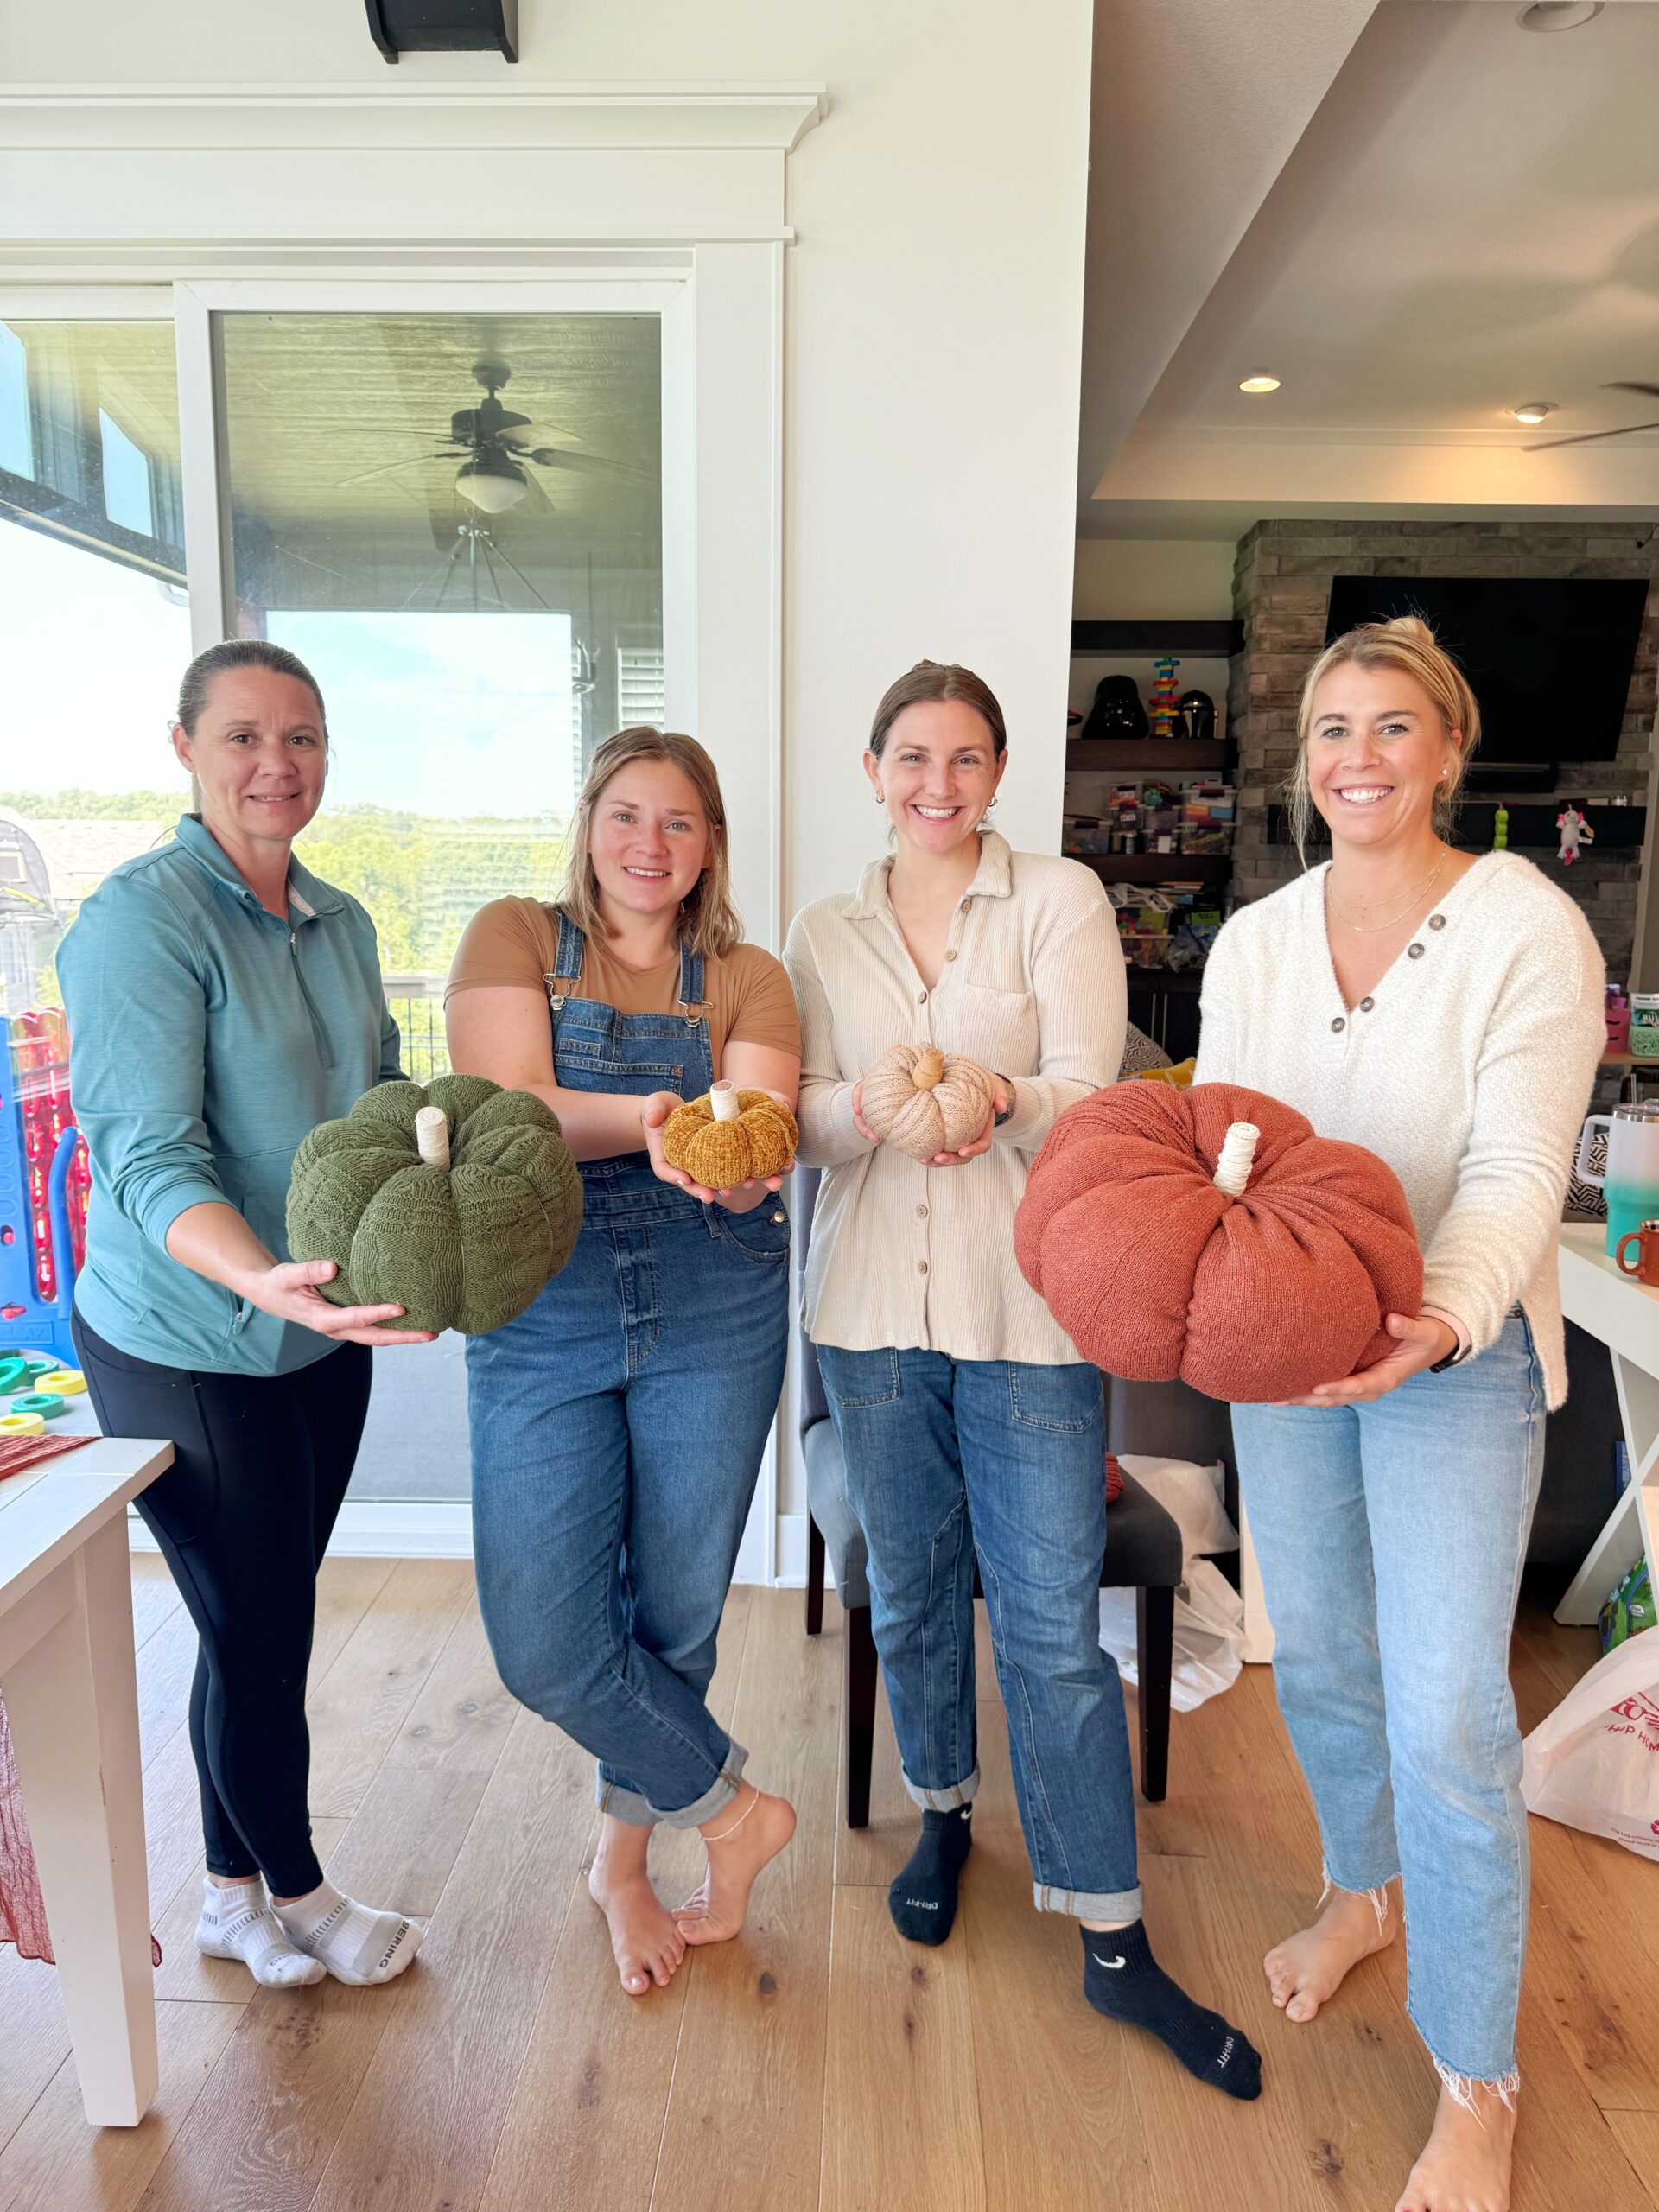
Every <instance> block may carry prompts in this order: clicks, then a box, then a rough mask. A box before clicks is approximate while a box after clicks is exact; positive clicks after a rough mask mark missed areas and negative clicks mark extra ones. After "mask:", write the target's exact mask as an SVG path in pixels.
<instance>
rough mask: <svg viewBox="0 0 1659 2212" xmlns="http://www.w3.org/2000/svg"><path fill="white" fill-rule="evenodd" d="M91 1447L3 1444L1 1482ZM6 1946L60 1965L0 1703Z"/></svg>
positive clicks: (156, 1958) (1, 1905)
mask: <svg viewBox="0 0 1659 2212" xmlns="http://www.w3.org/2000/svg"><path fill="white" fill-rule="evenodd" d="M90 1441H91V1439H90V1438H88V1437H85V1436H19V1437H12V1438H8V1439H6V1440H3V1441H0V1479H3V1478H4V1477H6V1476H7V1475H16V1474H21V1473H22V1471H23V1469H24V1468H25V1467H29V1466H33V1465H35V1464H36V1463H37V1462H38V1461H40V1460H41V1459H55V1458H56V1457H57V1456H58V1454H59V1453H60V1452H73V1451H75V1450H77V1449H78V1448H79V1446H81V1445H83V1444H86V1443H89V1442H90ZM0 1943H15V1944H16V1946H17V1948H18V1950H19V1951H20V1952H21V1953H22V1956H23V1957H24V1958H26V1959H44V1960H45V1961H46V1962H47V1964H48V1966H52V1965H54V1964H55V1963H56V1961H55V1960H54V1956H53V1951H52V1936H51V1932H50V1930H49V1929H48V1927H47V1924H46V1904H45V1900H44V1899H43V1898H42V1897H41V1877H40V1872H39V1870H38V1869H37V1867H36V1866H35V1847H34V1845H33V1844H32V1843H30V1841H29V1819H28V1816H27V1815H26V1814H25V1813H24V1811H23V1791H22V1783H20V1782H19V1781H18V1779H17V1762H16V1758H14V1757H13V1755H12V1749H11V1729H10V1726H9V1724H8V1722H7V1719H6V1706H5V1700H4V1699H3V1698H0ZM149 1959H150V1964H151V1965H152V1966H157V1967H158V1966H160V1964H161V1963H162V1947H161V1945H160V1944H159V1943H158V1942H156V1938H155V1937H154V1936H151V1937H150V1939H149Z"/></svg>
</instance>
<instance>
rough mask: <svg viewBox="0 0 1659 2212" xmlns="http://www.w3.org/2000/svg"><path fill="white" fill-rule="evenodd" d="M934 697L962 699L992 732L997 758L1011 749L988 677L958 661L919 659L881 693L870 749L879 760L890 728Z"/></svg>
mask: <svg viewBox="0 0 1659 2212" xmlns="http://www.w3.org/2000/svg"><path fill="white" fill-rule="evenodd" d="M931 699H960V700H961V702H962V703H963V706H964V707H971V708H972V709H973V710H974V712H975V713H976V715H978V716H979V718H980V720H981V721H982V722H983V723H984V725H985V727H986V728H987V729H988V730H989V732H990V733H991V744H992V747H993V749H994V752H995V757H996V759H998V760H1001V757H1002V755H1003V753H1006V752H1007V746H1008V733H1007V729H1006V728H1005V727H1004V725H1003V721H1002V709H1001V707H1000V706H999V705H998V704H997V699H996V694H995V691H993V690H992V689H991V687H990V685H989V684H988V683H986V681H985V679H984V677H982V676H976V675H975V674H974V671H973V670H972V669H971V668H963V667H960V666H958V664H957V663H956V662H955V661H943V662H941V661H937V660H918V662H917V664H916V665H915V667H914V668H912V669H907V670H906V671H905V673H904V675H902V676H901V677H899V680H898V682H897V683H889V684H888V686H887V690H885V691H884V692H883V693H882V694H881V703H880V706H879V707H878V708H877V709H876V710H875V720H874V721H873V722H872V723H871V724H870V743H869V749H870V751H871V752H872V753H874V755H875V757H876V759H877V760H880V758H881V748H882V747H883V746H884V745H886V743H887V733H888V731H889V730H890V729H891V728H893V724H894V722H896V721H898V719H899V715H902V714H903V713H904V711H905V709H906V707H918V706H921V705H924V704H925V702H927V701H929V700H931Z"/></svg>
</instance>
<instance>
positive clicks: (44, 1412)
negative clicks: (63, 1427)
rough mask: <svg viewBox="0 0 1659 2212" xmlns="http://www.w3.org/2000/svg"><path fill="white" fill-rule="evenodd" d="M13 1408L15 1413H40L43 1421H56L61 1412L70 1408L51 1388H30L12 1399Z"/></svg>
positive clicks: (65, 1411) (63, 1412)
mask: <svg viewBox="0 0 1659 2212" xmlns="http://www.w3.org/2000/svg"><path fill="white" fill-rule="evenodd" d="M11 1410H12V1411H13V1413H15V1414H39V1415H40V1417H41V1420H42V1421H55V1420H56V1419H57V1417H58V1415H59V1414H65V1413H67V1412H68V1410H69V1408H68V1407H67V1406H66V1405H65V1403H64V1402H63V1400H62V1399H61V1398H58V1397H54V1395H53V1394H52V1392H51V1391H50V1390H30V1391H29V1392H28V1393H26V1395H24V1396H22V1397H21V1398H14V1399H13V1400H12V1402H11Z"/></svg>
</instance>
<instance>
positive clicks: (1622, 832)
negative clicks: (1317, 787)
mask: <svg viewBox="0 0 1659 2212" xmlns="http://www.w3.org/2000/svg"><path fill="white" fill-rule="evenodd" d="M1566 804H1567V799H1566V798H1565V797H1563V798H1559V799H1551V800H1549V801H1548V802H1547V803H1546V804H1542V805H1539V804H1535V803H1531V802H1529V801H1527V800H1524V799H1522V800H1521V801H1519V802H1518V803H1517V804H1516V805H1514V806H1512V807H1510V843H1509V849H1510V851H1511V852H1535V853H1536V852H1554V850H1555V849H1556V848H1557V847H1558V845H1559V844H1560V832H1559V831H1558V830H1557V829H1556V827H1555V817H1556V816H1557V815H1558V814H1559V813H1560V811H1561V810H1562V808H1563V807H1564V806H1565V805H1566ZM1496 817H1497V800H1496V799H1487V798H1468V799H1464V800H1463V801H1461V802H1460V804H1459V807H1458V819H1457V824H1456V827H1455V829H1453V832H1452V842H1453V843H1454V844H1458V845H1461V846H1464V847H1465V848H1466V849H1469V850H1471V851H1474V852H1481V851H1484V850H1487V849H1490V847H1491V842H1492V829H1493V823H1494V821H1495V819H1496ZM1584 818H1585V820H1586V822H1587V823H1589V824H1590V827H1591V828H1592V829H1593V830H1594V831H1595V833H1596V841H1595V842H1594V844H1593V845H1584V846H1581V847H1580V856H1581V857H1582V858H1583V859H1585V860H1587V861H1593V860H1598V859H1599V858H1600V857H1601V856H1602V855H1604V854H1607V853H1630V852H1635V851H1637V850H1638V849H1640V847H1641V844H1642V842H1643V839H1644V838H1645V836H1647V831H1648V810H1647V808H1646V807H1645V806H1586V808H1585V809H1584ZM1313 826H1314V832H1315V834H1314V835H1313V836H1310V837H1309V838H1308V841H1307V842H1308V849H1309V851H1310V852H1311V851H1313V850H1314V849H1320V850H1322V849H1324V848H1325V846H1326V845H1328V844H1329V843H1330V842H1331V840H1330V838H1329V836H1328V835H1327V834H1326V831H1325V824H1324V823H1322V822H1321V821H1319V819H1318V817H1315V819H1314V825H1313ZM1268 837H1269V838H1270V839H1271V841H1272V842H1273V843H1274V844H1275V845H1287V844H1288V843H1289V842H1290V841H1291V840H1290V829H1289V824H1288V817H1287V812H1286V810H1285V809H1284V808H1283V807H1282V806H1270V807H1269V808H1268Z"/></svg>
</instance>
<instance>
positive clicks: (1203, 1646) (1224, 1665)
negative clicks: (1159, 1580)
mask: <svg viewBox="0 0 1659 2212" xmlns="http://www.w3.org/2000/svg"><path fill="white" fill-rule="evenodd" d="M1100 1640H1101V1643H1102V1644H1103V1646H1104V1648H1105V1649H1107V1650H1108V1651H1109V1652H1110V1653H1111V1655H1112V1656H1113V1658H1114V1659H1116V1662H1117V1668H1118V1672H1119V1673H1120V1674H1121V1675H1122V1677H1123V1679H1124V1681H1126V1682H1139V1681H1140V1679H1141V1670H1140V1668H1139V1666H1138V1665H1137V1664H1136V1649H1135V1592H1134V1591H1133V1590H1103V1591H1102V1592H1101V1593H1100ZM1243 1664H1244V1600H1243V1599H1242V1598H1241V1597H1240V1596H1239V1594H1238V1592H1237V1591H1236V1590H1235V1589H1234V1587H1233V1586H1232V1584H1231V1583H1230V1582H1229V1581H1228V1580H1227V1578H1226V1577H1225V1575H1224V1574H1223V1573H1222V1572H1221V1570H1220V1568H1219V1567H1211V1564H1210V1562H1209V1560H1207V1559H1196V1560H1189V1561H1188V1563H1187V1569H1186V1580H1185V1582H1184V1583H1183V1584H1182V1585H1181V1586H1180V1587H1179V1589H1178V1590H1177V1591H1176V1592H1175V1646H1174V1659H1173V1667H1172V1669H1171V1675H1170V1686H1169V1701H1170V1704H1171V1705H1172V1706H1173V1707H1174V1709H1175V1711H1176V1712H1177V1713H1191V1712H1192V1709H1193V1708H1194V1707H1195V1706H1200V1705H1202V1704H1203V1703H1204V1702H1205V1699H1206V1698H1212V1697H1219V1695H1220V1694H1221V1693H1222V1691H1223V1690H1230V1689H1231V1688H1232V1686H1233V1684H1234V1683H1235V1682H1236V1681H1237V1680H1238V1677H1239V1671H1240V1669H1242V1668H1243Z"/></svg>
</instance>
